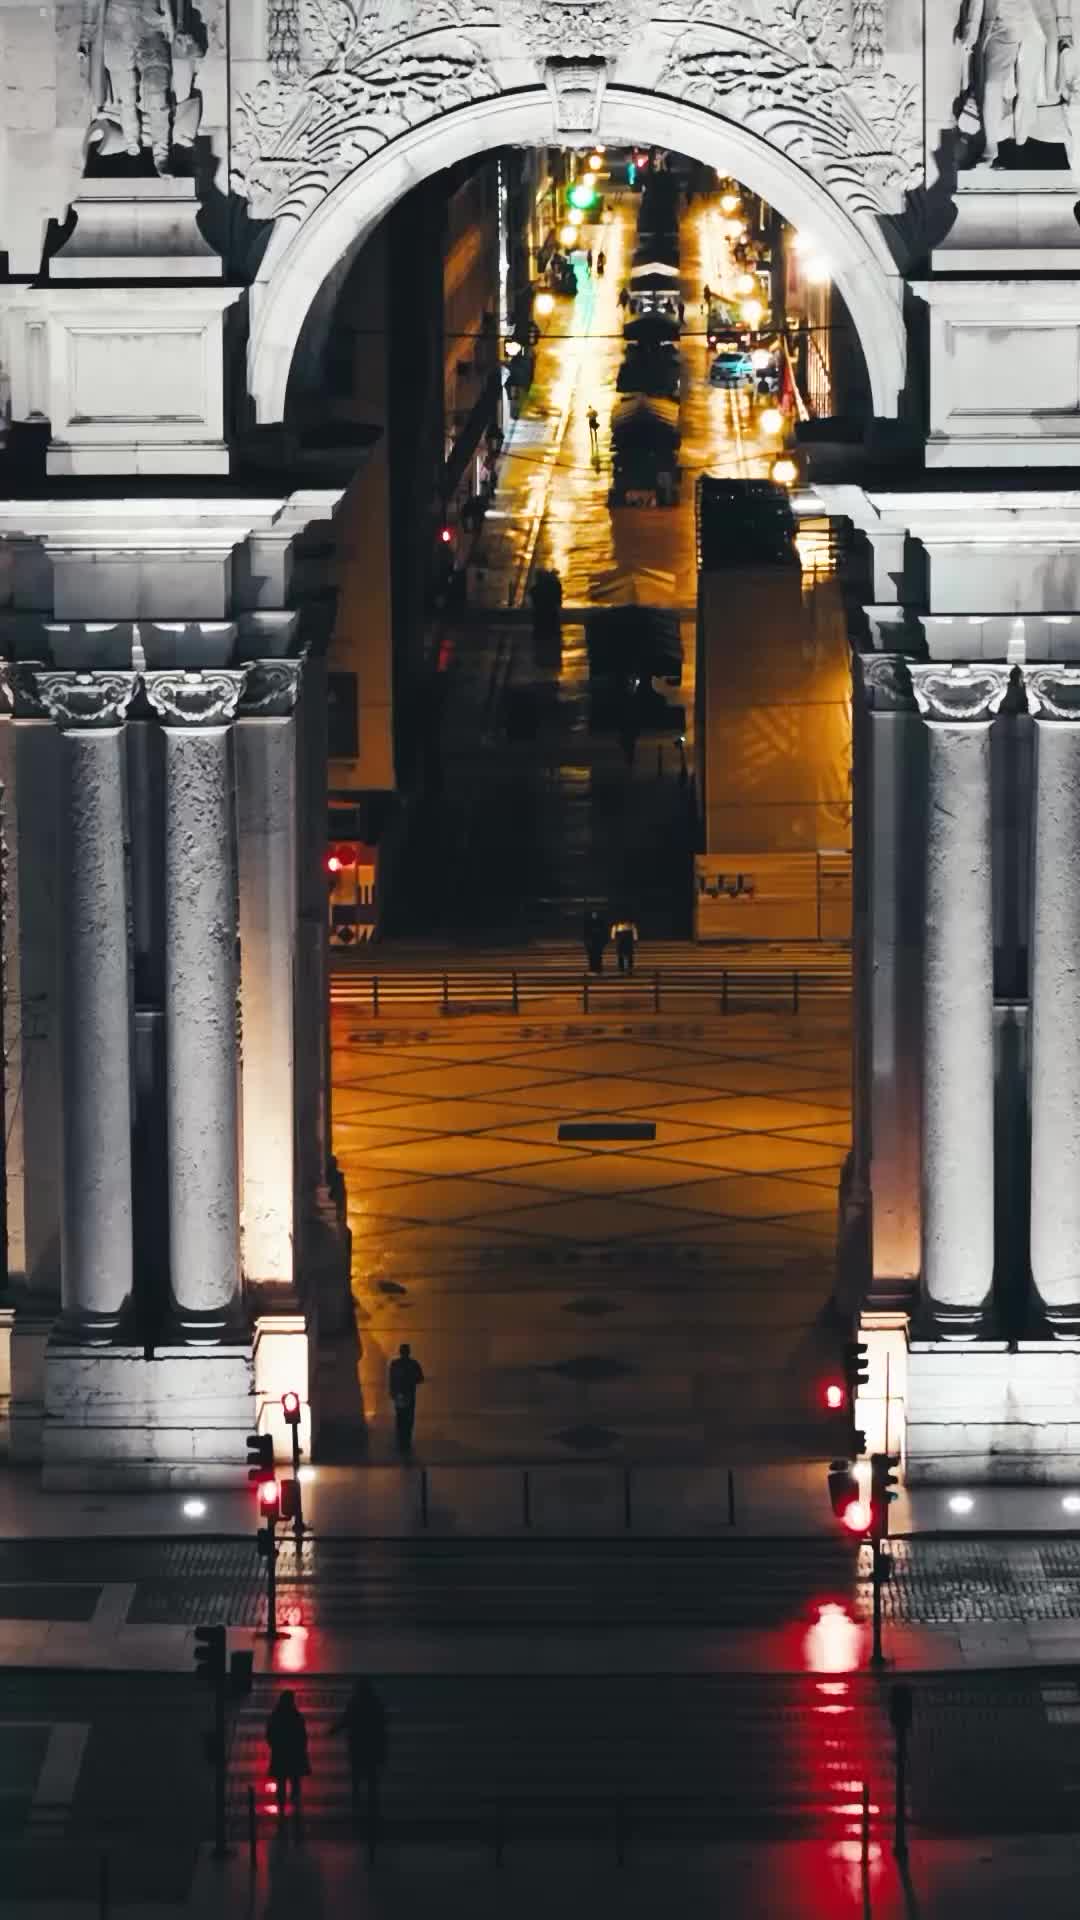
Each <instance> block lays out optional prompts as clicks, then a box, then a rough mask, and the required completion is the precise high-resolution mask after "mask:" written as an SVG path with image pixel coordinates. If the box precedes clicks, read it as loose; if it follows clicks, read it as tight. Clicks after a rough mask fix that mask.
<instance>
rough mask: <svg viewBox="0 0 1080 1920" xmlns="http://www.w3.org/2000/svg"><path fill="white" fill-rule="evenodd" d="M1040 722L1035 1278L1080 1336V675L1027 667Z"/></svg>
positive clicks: (1060, 1328) (1060, 1329) (1064, 1329)
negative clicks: (1078, 870) (1079, 870)
mask: <svg viewBox="0 0 1080 1920" xmlns="http://www.w3.org/2000/svg"><path fill="white" fill-rule="evenodd" d="M1024 684H1025V688H1026V691H1027V698H1028V706H1029V707H1030V708H1031V710H1032V712H1033V713H1034V715H1035V722H1036V728H1037V734H1036V738H1037V747H1036V757H1035V851H1034V875H1033V882H1034V884H1033V888H1032V915H1031V921H1032V923H1031V1273H1032V1279H1033V1280H1034V1283H1035V1290H1036V1292H1037V1294H1038V1296H1039V1299H1040V1301H1041V1303H1042V1306H1043V1308H1044V1310H1045V1312H1046V1316H1047V1319H1048V1320H1049V1321H1050V1323H1051V1326H1052V1327H1053V1328H1054V1330H1055V1332H1057V1333H1059V1334H1063V1335H1076V1334H1078V1333H1080V883H1078V881H1077V874H1076V863H1077V858H1078V857H1080V668H1077V667H1027V668H1025V669H1024Z"/></svg>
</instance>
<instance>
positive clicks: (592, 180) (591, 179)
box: [583, 168, 596, 187]
mask: <svg viewBox="0 0 1080 1920" xmlns="http://www.w3.org/2000/svg"><path fill="white" fill-rule="evenodd" d="M583 177H584V181H585V185H586V186H587V187H595V185H596V174H595V173H594V172H593V170H592V169H591V168H590V170H589V172H588V173H587V174H585V175H584V176H583Z"/></svg>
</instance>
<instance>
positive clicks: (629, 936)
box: [611, 914, 638, 973]
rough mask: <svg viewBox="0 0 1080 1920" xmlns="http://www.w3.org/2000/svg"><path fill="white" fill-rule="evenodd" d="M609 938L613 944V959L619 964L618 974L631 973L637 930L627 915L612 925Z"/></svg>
mask: <svg viewBox="0 0 1080 1920" xmlns="http://www.w3.org/2000/svg"><path fill="white" fill-rule="evenodd" d="M611 937H612V939H613V940H614V942H615V957H616V959H617V960H618V962H619V972H620V973H633V971H634V948H635V946H636V945H637V937H638V930H637V928H636V927H635V925H634V923H633V921H632V920H631V919H630V917H629V915H628V914H624V915H623V918H622V919H621V920H616V921H614V922H613V923H612V928H611Z"/></svg>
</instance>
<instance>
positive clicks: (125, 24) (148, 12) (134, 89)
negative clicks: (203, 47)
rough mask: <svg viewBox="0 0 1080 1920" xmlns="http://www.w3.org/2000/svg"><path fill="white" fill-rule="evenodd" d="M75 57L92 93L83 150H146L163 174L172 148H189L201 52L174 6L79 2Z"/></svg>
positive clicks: (122, 0) (139, 0)
mask: <svg viewBox="0 0 1080 1920" xmlns="http://www.w3.org/2000/svg"><path fill="white" fill-rule="evenodd" d="M79 56H80V59H81V60H82V61H83V63H84V65H85V68H86V72H87V78H88V81H89V86H90V106H91V122H90V128H89V133H88V136H87V141H88V145H90V146H93V147H96V148H97V150H98V152H99V153H101V154H103V155H106V156H111V155H113V154H116V153H127V154H131V155H137V154H138V153H140V152H141V150H142V148H143V147H149V149H150V153H151V156H152V158H153V162H154V166H155V168H156V169H157V171H158V173H167V172H168V171H169V154H170V150H171V147H172V146H173V145H174V144H175V145H177V146H190V145H191V144H192V142H193V141H194V139H195V135H196V133H197V132H198V127H199V120H200V117H201V102H200V100H199V96H198V94H197V93H196V92H195V90H194V74H195V66H196V63H197V60H198V57H199V48H198V45H197V42H196V41H195V39H194V37H193V36H192V35H191V34H190V33H187V32H183V31H181V32H178V31H177V24H176V19H175V16H174V14H173V10H172V4H171V0H83V17H82V30H81V33H80V36H79Z"/></svg>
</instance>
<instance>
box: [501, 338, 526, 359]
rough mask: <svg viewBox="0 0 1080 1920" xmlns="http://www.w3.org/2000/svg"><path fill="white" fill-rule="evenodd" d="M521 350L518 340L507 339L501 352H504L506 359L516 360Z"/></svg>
mask: <svg viewBox="0 0 1080 1920" xmlns="http://www.w3.org/2000/svg"><path fill="white" fill-rule="evenodd" d="M522 351H523V349H522V345H521V341H520V340H508V341H507V342H506V345H505V347H504V348H503V352H504V353H505V355H506V357H507V359H508V360H516V359H517V357H518V354H519V353H521V352H522Z"/></svg>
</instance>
